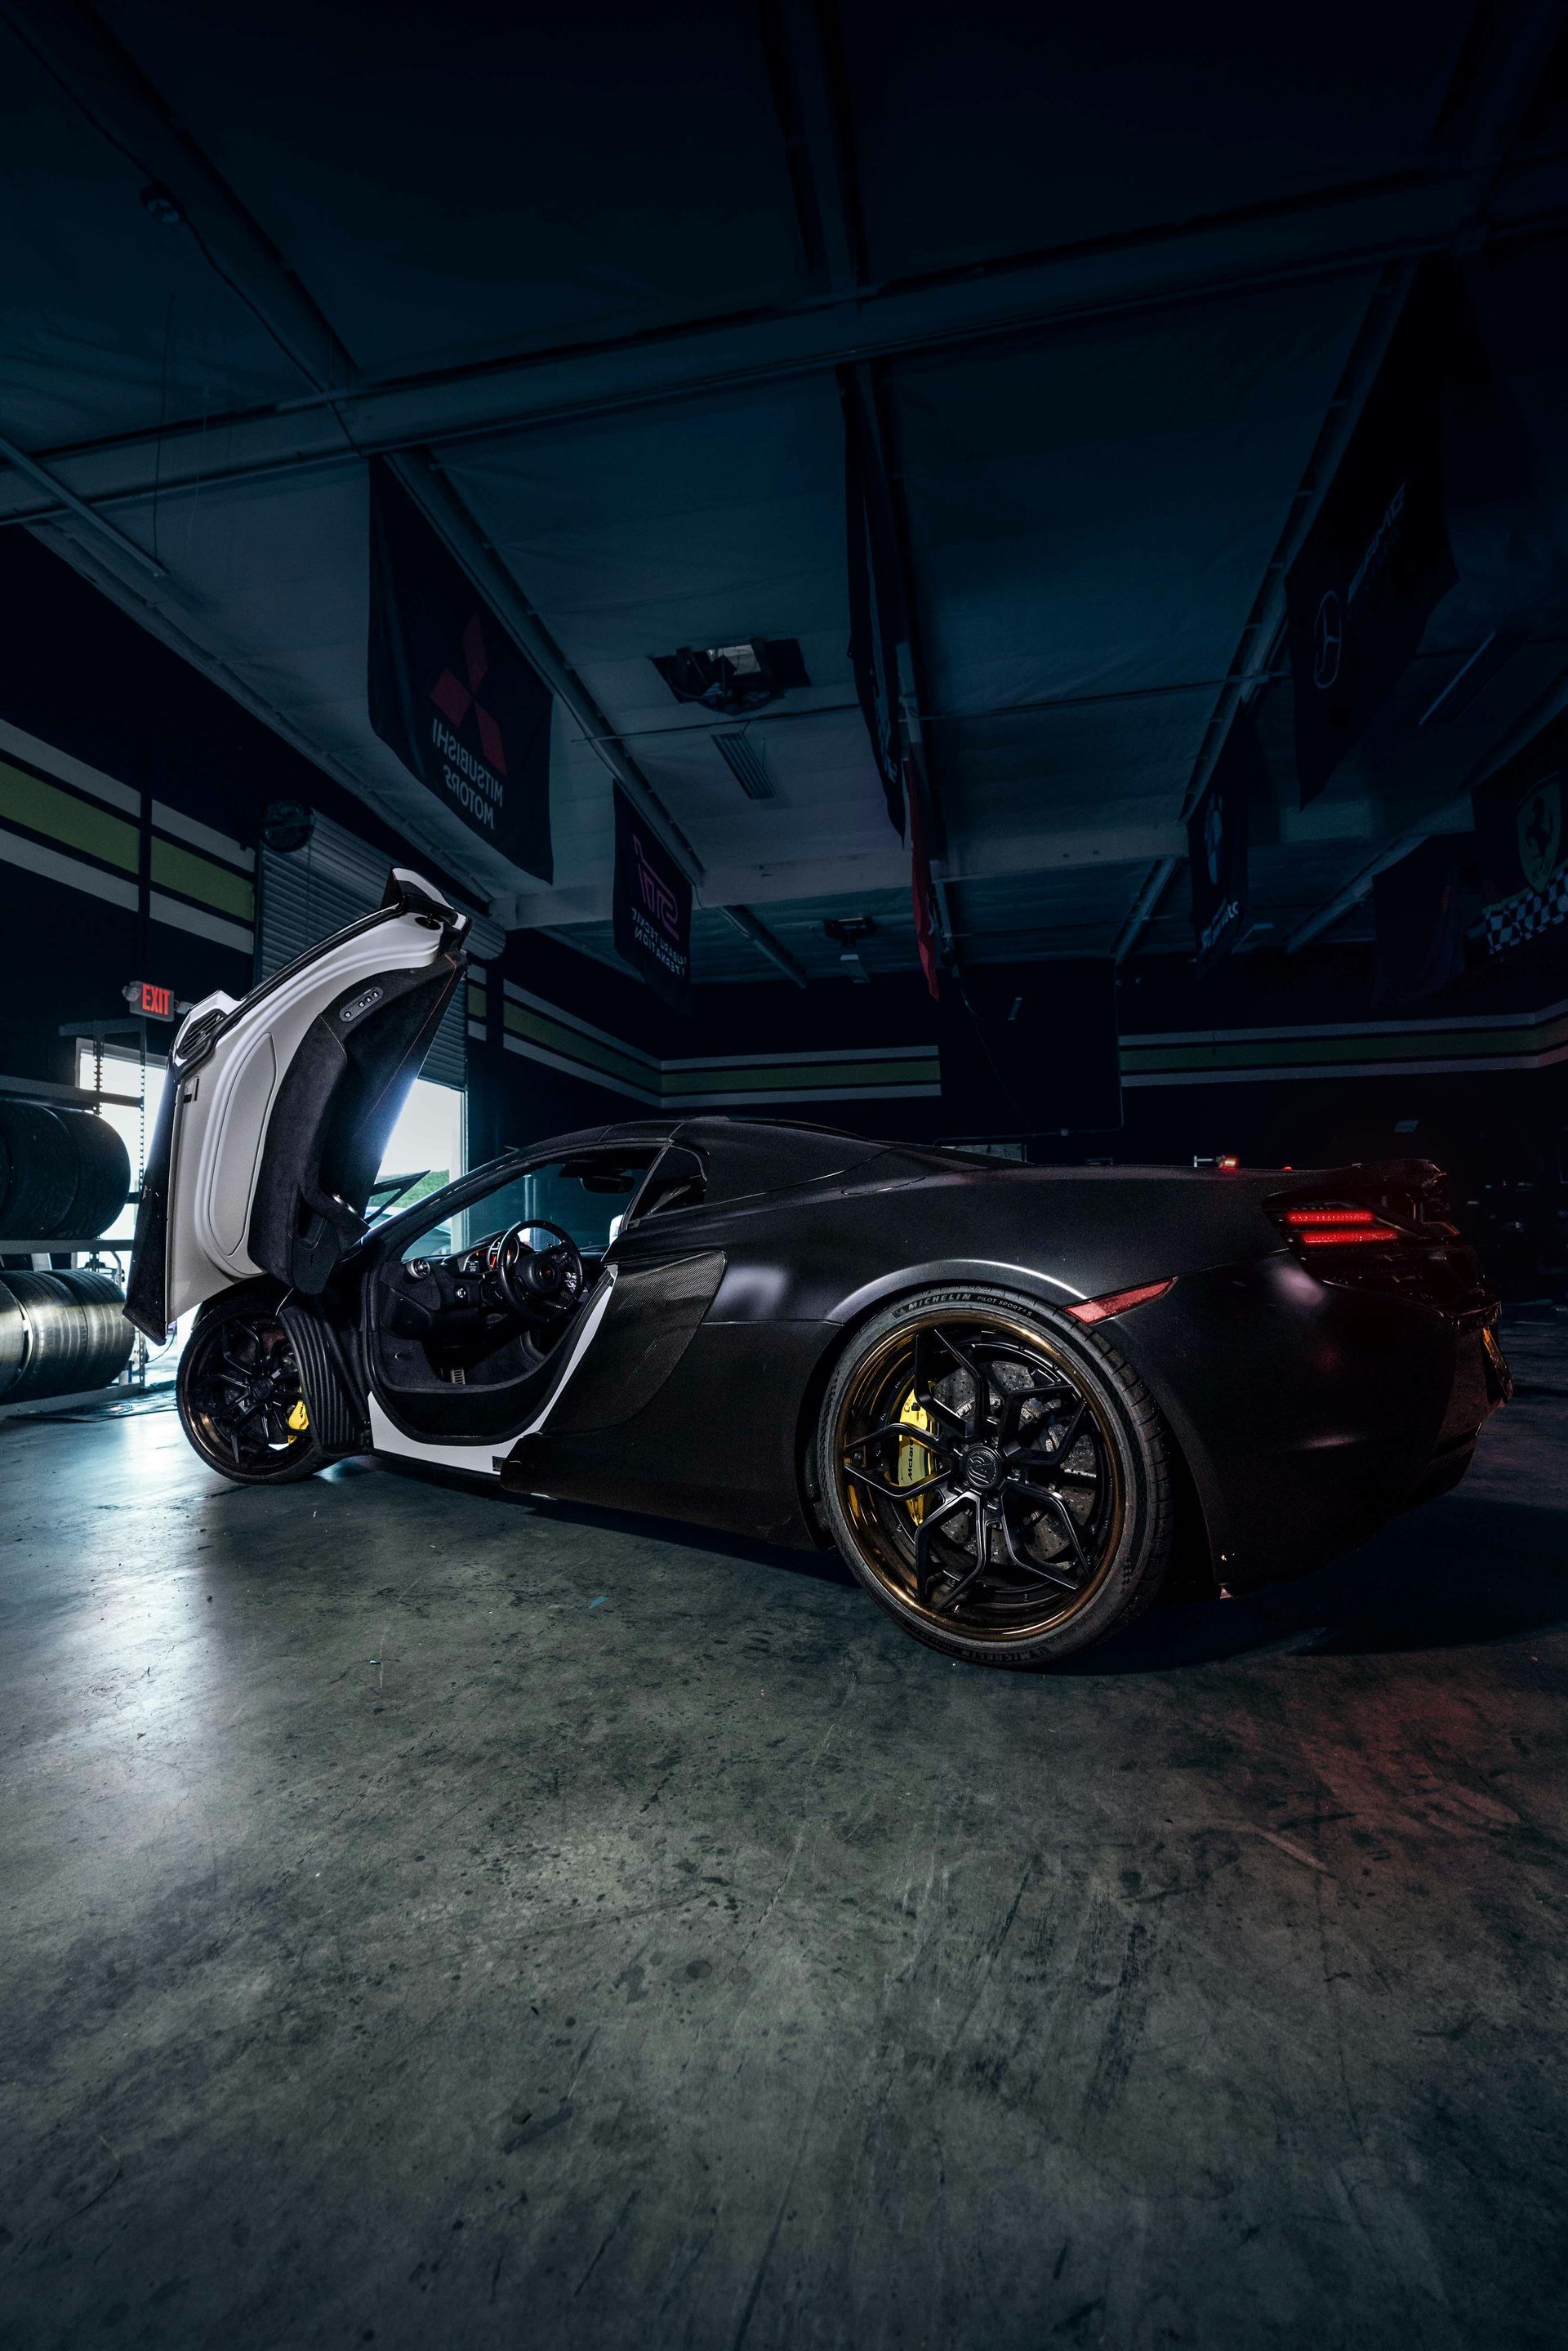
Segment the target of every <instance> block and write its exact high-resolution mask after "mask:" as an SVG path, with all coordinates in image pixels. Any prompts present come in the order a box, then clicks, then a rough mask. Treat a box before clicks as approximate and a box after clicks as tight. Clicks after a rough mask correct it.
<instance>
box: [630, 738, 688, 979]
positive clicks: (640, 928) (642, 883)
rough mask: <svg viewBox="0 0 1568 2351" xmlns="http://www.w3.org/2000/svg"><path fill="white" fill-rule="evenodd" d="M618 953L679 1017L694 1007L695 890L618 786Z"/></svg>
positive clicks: (650, 827) (662, 843) (656, 835)
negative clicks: (693, 942)
mask: <svg viewBox="0 0 1568 2351" xmlns="http://www.w3.org/2000/svg"><path fill="white" fill-rule="evenodd" d="M612 790H613V791H614V794H615V904H614V913H615V952H616V954H617V955H618V956H620V957H621V959H622V962H623V963H626V964H629V965H630V966H631V967H632V970H633V971H634V972H635V973H636V974H637V977H638V978H639V979H645V980H646V981H647V983H648V985H649V987H651V988H652V989H653V993H654V994H655V995H656V996H662V997H663V998H664V1001H665V1003H666V1004H669V1005H673V1006H674V1008H675V1010H676V1011H677V1012H689V1011H690V1010H691V1008H692V885H691V883H689V882H688V881H687V879H686V877H685V874H684V873H683V872H682V871H681V869H680V867H679V866H678V865H677V864H676V863H675V861H674V858H673V857H672V856H671V855H670V852H669V851H668V850H667V849H666V848H665V847H664V842H663V841H661V840H660V839H659V836H658V834H657V833H656V832H655V831H653V827H652V826H651V825H650V824H649V823H648V822H647V821H646V820H645V819H644V818H643V817H641V816H640V815H639V814H638V812H637V810H635V809H634V808H633V807H632V803H631V801H630V800H629V799H627V797H626V795H625V793H624V792H623V791H622V789H621V787H620V785H619V784H616V785H613V786H612Z"/></svg>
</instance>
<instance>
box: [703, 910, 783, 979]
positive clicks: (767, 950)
mask: <svg viewBox="0 0 1568 2351" xmlns="http://www.w3.org/2000/svg"><path fill="white" fill-rule="evenodd" d="M711 911H712V912H713V913H714V914H722V915H723V916H724V919H725V921H726V922H727V923H728V924H729V925H731V927H732V928H733V929H735V930H737V931H738V932H739V933H740V935H741V937H742V938H743V939H749V940H750V942H751V944H752V946H754V947H756V948H757V949H758V952H759V953H760V954H762V955H765V956H767V957H768V962H769V963H771V964H777V966H778V967H779V970H780V971H781V972H782V973H783V975H784V977H785V978H786V979H788V980H790V981H792V982H793V984H794V985H795V987H805V985H806V975H805V973H804V971H802V969H801V968H800V965H799V964H798V963H797V962H796V960H795V958H794V956H792V955H791V954H790V953H789V949H788V947H784V946H780V945H779V941H778V940H777V939H776V938H775V937H774V935H773V934H772V932H771V931H770V930H768V928H767V927H766V925H764V924H762V923H759V922H758V919H757V917H756V915H755V914H753V913H752V911H751V909H750V907H749V906H715V907H713V908H712V909H711Z"/></svg>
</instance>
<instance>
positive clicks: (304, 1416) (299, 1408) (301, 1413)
mask: <svg viewBox="0 0 1568 2351" xmlns="http://www.w3.org/2000/svg"><path fill="white" fill-rule="evenodd" d="M288 1426H289V1427H290V1428H293V1429H302V1428H308V1427H309V1426H310V1416H309V1414H308V1412H307V1411H306V1409H305V1399H304V1397H303V1396H301V1397H300V1399H299V1401H298V1404H297V1405H295V1407H294V1409H293V1411H292V1412H291V1413H290V1414H289V1416H288Z"/></svg>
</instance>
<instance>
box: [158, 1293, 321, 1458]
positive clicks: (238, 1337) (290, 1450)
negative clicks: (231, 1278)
mask: <svg viewBox="0 0 1568 2351" xmlns="http://www.w3.org/2000/svg"><path fill="white" fill-rule="evenodd" d="M175 1394H176V1397H177V1400H178V1403H179V1406H180V1419H181V1422H182V1425H183V1427H184V1431H185V1434H186V1436H187V1437H189V1438H190V1440H191V1443H192V1444H193V1446H194V1447H195V1449H196V1451H197V1452H198V1453H199V1454H200V1455H201V1457H202V1459H203V1460H204V1462H205V1463H206V1465H207V1467H208V1468H210V1469H217V1470H220V1471H221V1472H222V1474H223V1475H224V1476H225V1478H232V1479H234V1480H235V1483H236V1485H241V1486H277V1485H282V1484H285V1483H287V1480H289V1479H293V1478H308V1477H309V1476H310V1475H311V1473H312V1471H314V1470H317V1469H319V1468H322V1467H323V1466H324V1464H325V1460H326V1457H325V1455H324V1454H323V1453H322V1451H321V1448H320V1447H319V1445H318V1444H317V1442H316V1438H315V1436H314V1434H313V1432H312V1430H311V1427H310V1415H309V1411H308V1407H307V1405H306V1402H305V1391H304V1387H303V1385H302V1384H301V1381H300V1377H299V1365H298V1362H297V1360H296V1358H295V1353H294V1349H293V1347H292V1346H291V1345H290V1343H289V1339H288V1334H287V1332H286V1331H285V1330H284V1327H283V1325H282V1323H281V1322H279V1321H278V1319H277V1313H276V1311H274V1310H273V1309H272V1308H270V1307H267V1306H258V1305H256V1304H255V1303H254V1302H252V1301H247V1300H245V1299H237V1298H236V1299H234V1300H232V1301H226V1302H225V1304H223V1305H221V1306H218V1307H215V1308H212V1309H210V1310H209V1311H207V1312H205V1313H204V1314H203V1315H202V1317H201V1318H200V1320H199V1321H198V1322H197V1324H196V1327H195V1329H194V1330H193V1332H192V1333H191V1336H190V1339H189V1341H188V1342H187V1343H186V1347H185V1352H184V1353H183V1355H182V1356H181V1358H180V1375H179V1380H178V1384H177V1386H176V1390H175Z"/></svg>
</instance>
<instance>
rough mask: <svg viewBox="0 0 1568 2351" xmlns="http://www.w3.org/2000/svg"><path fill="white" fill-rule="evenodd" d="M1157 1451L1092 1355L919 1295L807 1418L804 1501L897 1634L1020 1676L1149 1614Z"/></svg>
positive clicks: (1122, 1390) (1157, 1434) (864, 1345)
mask: <svg viewBox="0 0 1568 2351" xmlns="http://www.w3.org/2000/svg"><path fill="white" fill-rule="evenodd" d="M1166 1445H1167V1440H1166V1435H1165V1431H1164V1428H1163V1426H1162V1424H1161V1422H1160V1418H1159V1416H1158V1414H1157V1412H1156V1411H1155V1406H1154V1405H1153V1403H1152V1401H1151V1399H1150V1397H1149V1395H1148V1394H1147V1391H1146V1390H1145V1388H1144V1386H1143V1384H1142V1382H1141V1381H1140V1380H1139V1379H1138V1378H1137V1375H1136V1374H1135V1373H1134V1372H1133V1370H1132V1369H1131V1367H1130V1365H1128V1364H1126V1363H1125V1362H1124V1359H1123V1358H1122V1357H1121V1355H1120V1354H1118V1353H1117V1352H1116V1350H1115V1348H1114V1347H1113V1345H1111V1344H1108V1343H1106V1342H1105V1341H1104V1340H1103V1339H1101V1338H1099V1337H1091V1336H1090V1334H1088V1333H1087V1332H1082V1333H1081V1332H1078V1331H1076V1330H1074V1329H1072V1328H1071V1326H1068V1327H1067V1328H1065V1329H1064V1328H1062V1327H1061V1325H1060V1324H1059V1322H1058V1321H1057V1318H1056V1317H1054V1316H1052V1315H1051V1314H1049V1313H1047V1312H1045V1311H1041V1310H1039V1309H1036V1308H1033V1307H1030V1306H1028V1305H1026V1304H1024V1303H1022V1302H1021V1301H1018V1300H1015V1299H1009V1298H1006V1297H1003V1296H1000V1295H995V1294H992V1293H990V1292H982V1291H977V1290H958V1289H956V1288H955V1289H952V1290H928V1291H925V1292H924V1293H923V1294H922V1295H921V1296H920V1297H918V1298H911V1299H906V1300H903V1301H900V1303H899V1304H898V1305H896V1306H894V1307H890V1308H888V1309H887V1310H886V1311H884V1312H883V1313H882V1314H880V1315H877V1316H875V1317H874V1318H873V1320H872V1321H871V1322H869V1323H868V1324H867V1325H866V1326H865V1328H864V1329H863V1330H862V1331H861V1332H859V1334H858V1335H857V1337H856V1338H855V1340H854V1341H853V1342H852V1343H851V1345H850V1347H849V1349H848V1350H847V1352H846V1353H845V1355H844V1357H843V1359H842V1361H841V1363H840V1364H839V1366H838V1369H837V1371H836V1372H835V1374H834V1376H833V1378H832V1381H831V1384H830V1386H829V1389H828V1393H827V1396H826V1398H825V1399H824V1402H823V1406H822V1413H821V1421H820V1424H819V1429H818V1438H817V1457H816V1472H817V1485H818V1490H819V1493H820V1495H821V1501H822V1504H823V1506H824V1509H825V1510H826V1512H827V1516H828V1519H829V1521H830V1524H831V1528H832V1531H833V1535H834V1538H835V1540H836V1541H837V1542H838V1544H839V1547H840V1549H841V1551H842V1552H843V1553H844V1556H845V1558H846V1559H847V1560H848V1562H849V1563H850V1565H851V1566H852V1568H853V1570H854V1572H855V1573H856V1574H857V1575H858V1576H859V1578H860V1580H861V1582H862V1583H864V1584H865V1585H866V1586H867V1588H868V1589H869V1590H870V1591H871V1592H872V1593H873V1594H874V1595H875V1597H876V1598H877V1599H878V1600H880V1601H881V1602H882V1603H883V1605H884V1606H885V1607H887V1608H889V1609H891V1610H892V1612H893V1614H894V1615H896V1616H897V1617H898V1618H899V1620H900V1622H901V1623H902V1624H904V1625H905V1627H906V1628H907V1629H908V1630H909V1631H910V1632H912V1633H914V1634H915V1635H917V1637H918V1638H920V1639H921V1640H925V1641H928V1642H930V1643H931V1644H932V1646H934V1647H936V1648H940V1649H946V1650H947V1651H949V1652H951V1653H952V1654H954V1655H956V1656H970V1657H977V1658H984V1659H986V1660H988V1661H991V1662H995V1663H997V1664H1009V1665H1036V1664H1042V1663H1045V1662H1047V1661H1049V1659H1051V1658H1052V1657H1058V1656H1066V1655H1068V1654H1069V1653H1070V1652H1071V1651H1072V1650H1074V1649H1080V1648H1083V1647H1086V1646H1088V1644H1089V1643H1090V1642H1092V1641H1098V1640H1103V1638H1104V1637H1105V1635H1107V1634H1109V1633H1112V1632H1114V1631H1117V1630H1119V1629H1120V1628H1121V1626H1122V1625H1125V1624H1127V1623H1129V1622H1130V1621H1131V1619H1132V1618H1133V1617H1134V1615H1136V1614H1138V1613H1139V1611H1140V1610H1141V1609H1142V1608H1143V1607H1144V1606H1145V1605H1146V1604H1147V1603H1148V1601H1149V1600H1151V1599H1152V1598H1153V1597H1154V1594H1155V1592H1156V1591H1157V1589H1158V1587H1159V1583H1160V1580H1161V1578H1162V1576H1163V1575H1164V1573H1165V1568H1166V1559H1167V1556H1168V1552H1169V1549H1170V1520H1171V1502H1170V1474H1169V1461H1168V1455H1167V1450H1166Z"/></svg>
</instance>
